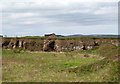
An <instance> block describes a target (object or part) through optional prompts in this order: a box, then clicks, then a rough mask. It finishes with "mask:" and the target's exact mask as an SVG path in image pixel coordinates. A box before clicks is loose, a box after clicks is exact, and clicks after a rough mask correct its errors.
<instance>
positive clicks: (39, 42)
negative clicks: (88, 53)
mask: <svg viewBox="0 0 120 84" xmlns="http://www.w3.org/2000/svg"><path fill="white" fill-rule="evenodd" d="M102 43H110V44H113V45H115V46H120V45H119V40H118V39H110V38H96V39H94V38H81V39H77V40H74V39H56V40H55V39H39V38H34V39H33V38H3V39H2V48H3V49H15V48H22V49H24V50H29V51H46V52H50V51H57V52H59V51H66V50H68V51H73V50H91V49H93V48H94V47H95V46H99V45H101V44H102Z"/></svg>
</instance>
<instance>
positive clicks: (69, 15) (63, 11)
mask: <svg viewBox="0 0 120 84" xmlns="http://www.w3.org/2000/svg"><path fill="white" fill-rule="evenodd" d="M18 1H19V2H18ZM108 1H109V2H108ZM0 9H2V10H1V11H0V16H1V15H2V32H1V31H0V34H3V35H7V36H28V35H35V36H43V35H44V34H45V33H53V32H54V33H56V34H62V35H70V34H118V0H84V1H83V0H29V2H28V1H26V0H6V1H2V3H0ZM0 19H1V17H0ZM0 27H1V24H0Z"/></svg>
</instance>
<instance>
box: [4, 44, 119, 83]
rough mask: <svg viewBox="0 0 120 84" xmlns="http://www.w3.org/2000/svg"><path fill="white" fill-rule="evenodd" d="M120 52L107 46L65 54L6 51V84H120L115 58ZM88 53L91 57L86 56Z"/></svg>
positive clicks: (111, 46) (113, 47)
mask: <svg viewBox="0 0 120 84" xmlns="http://www.w3.org/2000/svg"><path fill="white" fill-rule="evenodd" d="M103 48H104V50H103ZM117 49H118V48H116V47H115V46H113V45H110V44H103V45H101V46H100V47H96V48H94V49H93V50H87V51H80V50H79V51H72V52H65V53H53V52H49V53H46V52H39V53H33V52H31V53H30V52H20V53H14V52H13V51H12V50H3V51H2V55H3V57H2V61H3V62H2V70H3V73H2V76H3V81H4V82H73V81H74V82H118V74H119V73H118V60H116V59H113V58H114V56H116V55H117V54H118V53H117V51H118V50H117ZM104 51H105V52H106V53H105V52H104ZM108 51H109V52H108ZM84 54H88V55H89V57H84ZM92 55H94V57H93V56H92ZM111 59H112V60H111Z"/></svg>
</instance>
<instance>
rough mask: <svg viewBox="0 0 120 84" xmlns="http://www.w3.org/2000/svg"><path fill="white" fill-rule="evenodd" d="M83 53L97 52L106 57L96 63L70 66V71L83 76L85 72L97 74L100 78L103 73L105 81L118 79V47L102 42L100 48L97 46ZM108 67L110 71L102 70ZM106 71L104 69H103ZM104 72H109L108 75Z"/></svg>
mask: <svg viewBox="0 0 120 84" xmlns="http://www.w3.org/2000/svg"><path fill="white" fill-rule="evenodd" d="M81 52H82V53H83V52H84V53H97V54H98V55H99V56H102V57H104V59H102V60H100V61H97V62H95V63H91V64H87V65H82V66H78V67H75V68H69V69H67V71H68V72H70V73H71V72H74V73H76V74H78V75H80V76H83V75H85V74H89V75H87V76H90V74H93V73H96V74H94V76H95V75H97V74H98V73H97V72H99V74H98V78H99V76H101V74H102V75H103V77H104V79H103V80H104V81H118V71H119V70H118V66H119V65H118V64H119V63H118V48H117V47H116V46H114V45H112V44H102V45H100V46H99V48H95V49H93V50H88V51H81ZM109 66H110V67H111V68H110V67H109ZM104 69H108V72H105V73H102V72H100V70H102V71H103V70H104ZM103 72H104V71H103ZM104 74H107V75H106V76H105V75H104ZM89 78H91V77H89Z"/></svg>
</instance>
